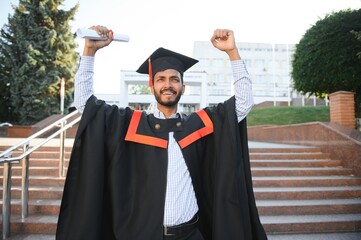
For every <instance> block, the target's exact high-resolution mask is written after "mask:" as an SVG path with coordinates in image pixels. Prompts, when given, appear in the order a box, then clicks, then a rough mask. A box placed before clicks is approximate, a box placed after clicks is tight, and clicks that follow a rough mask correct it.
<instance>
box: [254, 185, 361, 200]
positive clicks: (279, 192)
mask: <svg viewBox="0 0 361 240" xmlns="http://www.w3.org/2000/svg"><path fill="white" fill-rule="evenodd" d="M253 190H254V194H255V198H256V199H259V200H265V199H326V198H329V199H339V198H358V197H360V196H361V186H351V187H350V186H344V187H266V188H264V187H263V188H261V187H255V188H254V189H253Z"/></svg>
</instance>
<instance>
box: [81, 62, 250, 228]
mask: <svg viewBox="0 0 361 240" xmlns="http://www.w3.org/2000/svg"><path fill="white" fill-rule="evenodd" d="M231 66H232V72H233V78H234V93H235V99H236V109H235V111H236V114H237V118H238V121H239V122H240V121H242V120H243V119H244V118H245V117H246V116H247V114H248V113H249V111H250V110H251V108H252V106H253V96H252V83H251V80H250V77H249V74H248V71H247V69H246V66H245V64H244V62H243V61H242V60H237V61H232V62H231ZM93 75H94V57H88V56H82V58H81V61H80V64H79V68H78V71H77V73H76V75H75V93H74V103H75V106H76V108H77V109H78V110H79V111H80V112H83V110H84V108H85V104H86V102H87V100H88V99H89V97H90V96H91V95H92V94H93V92H94V91H93ZM154 116H155V117H157V118H162V119H164V118H165V117H164V115H163V113H162V112H160V111H159V110H158V109H156V110H155V112H154ZM177 116H178V114H173V115H172V116H171V118H174V117H177ZM167 151H168V172H167V189H166V199H165V206H164V225H165V226H172V225H178V224H181V223H184V222H187V221H189V220H190V219H191V218H192V217H193V216H194V214H196V213H197V211H198V205H197V200H196V197H195V193H194V189H193V185H192V179H191V177H190V174H189V171H188V168H187V165H186V163H185V160H184V158H183V154H182V152H181V149H180V147H179V145H178V143H177V142H176V141H175V139H174V137H173V132H170V133H169V143H168V149H167Z"/></svg>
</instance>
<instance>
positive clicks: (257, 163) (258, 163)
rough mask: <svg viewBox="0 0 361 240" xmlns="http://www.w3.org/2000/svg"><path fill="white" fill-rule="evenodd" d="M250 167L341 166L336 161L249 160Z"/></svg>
mask: <svg viewBox="0 0 361 240" xmlns="http://www.w3.org/2000/svg"><path fill="white" fill-rule="evenodd" d="M251 166H252V167H336V166H341V163H340V161H338V160H322V159H316V160H313V159H312V160H306V159H303V160H298V159H295V160H279V159H278V160H251Z"/></svg>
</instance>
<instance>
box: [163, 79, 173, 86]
mask: <svg viewBox="0 0 361 240" xmlns="http://www.w3.org/2000/svg"><path fill="white" fill-rule="evenodd" d="M164 86H165V87H170V86H172V82H171V81H170V79H167V80H165V81H164Z"/></svg>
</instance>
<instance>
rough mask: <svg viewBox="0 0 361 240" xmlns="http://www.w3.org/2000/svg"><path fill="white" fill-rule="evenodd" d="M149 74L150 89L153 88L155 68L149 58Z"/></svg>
mask: <svg viewBox="0 0 361 240" xmlns="http://www.w3.org/2000/svg"><path fill="white" fill-rule="evenodd" d="M148 74H149V87H153V68H152V60H151V59H150V58H148Z"/></svg>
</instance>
